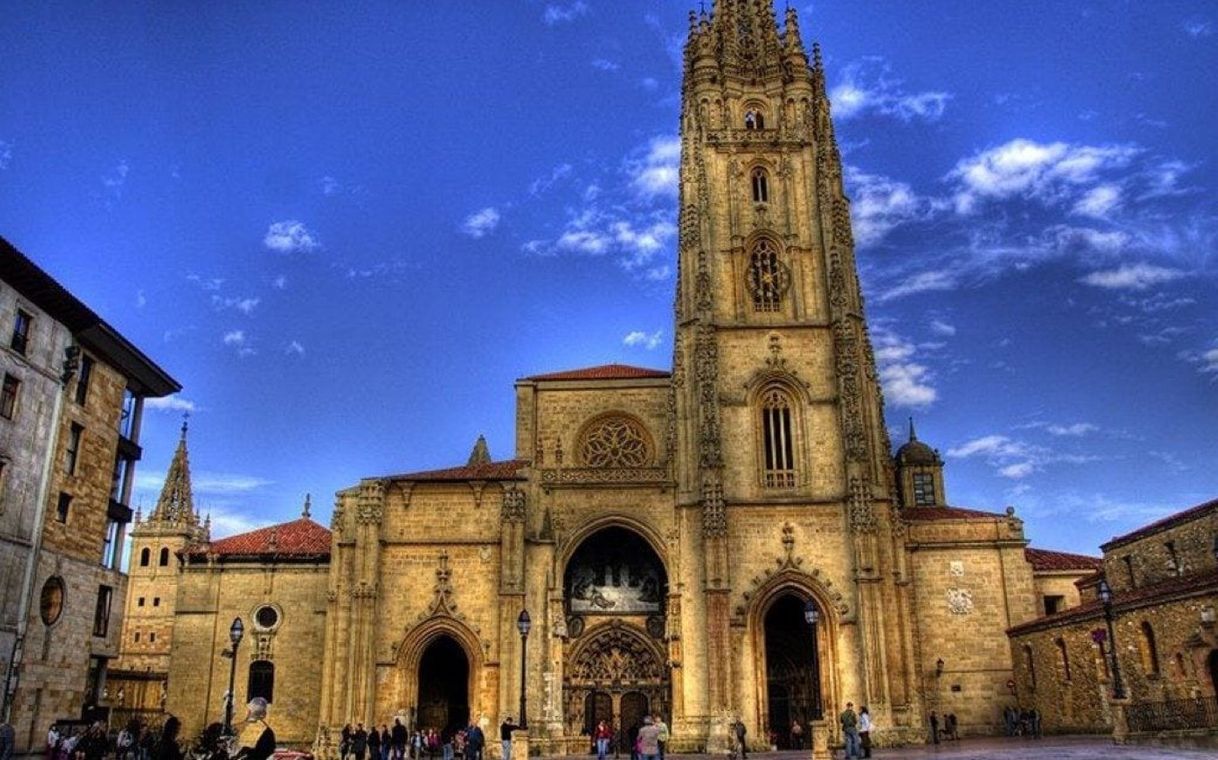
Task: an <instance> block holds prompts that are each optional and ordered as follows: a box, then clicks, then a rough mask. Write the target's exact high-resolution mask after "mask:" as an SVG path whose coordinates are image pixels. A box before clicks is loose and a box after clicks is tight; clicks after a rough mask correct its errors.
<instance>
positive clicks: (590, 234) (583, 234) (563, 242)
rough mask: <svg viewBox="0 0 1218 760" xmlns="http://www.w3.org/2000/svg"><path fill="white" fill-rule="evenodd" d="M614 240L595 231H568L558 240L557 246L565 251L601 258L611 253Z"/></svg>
mask: <svg viewBox="0 0 1218 760" xmlns="http://www.w3.org/2000/svg"><path fill="white" fill-rule="evenodd" d="M612 244H613V238H611V237H610V236H608V235H606V234H604V233H602V232H597V231H594V230H567V231H566V232H564V233H563V234H562V236H561V237H559V238H558V241H557V242H556V243H555V246H556V247H557V248H558V249H560V250H564V251H571V252H574V253H587V254H591V255H593V256H600V255H601V254H603V253H607V252H608V251H609V247H610V246H611V245H612Z"/></svg>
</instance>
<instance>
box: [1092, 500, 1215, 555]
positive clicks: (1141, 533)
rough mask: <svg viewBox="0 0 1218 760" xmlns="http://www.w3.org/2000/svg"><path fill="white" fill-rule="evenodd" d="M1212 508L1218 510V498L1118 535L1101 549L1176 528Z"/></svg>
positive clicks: (1112, 547)
mask: <svg viewBox="0 0 1218 760" xmlns="http://www.w3.org/2000/svg"><path fill="white" fill-rule="evenodd" d="M1211 510H1218V499H1214V500H1213V501H1207V502H1205V503H1204V504H1198V505H1197V506H1195V507H1190V508H1189V509H1186V510H1184V511H1182V512H1177V513H1175V514H1174V515H1168V516H1167V517H1164V518H1163V519H1162V520H1158V521H1156V522H1152V523H1151V524H1150V525H1144V526H1142V527H1141V528H1138V529H1137V530H1135V531H1133V532H1132V533H1126V534H1125V535H1123V536H1117V537H1116V538H1114V539H1112V540H1111V541H1109V542H1108V543H1106V544H1104V545H1103V546H1101V547H1100V550H1101V551H1105V552H1106V551H1108V550H1109V549H1115V548H1116V547H1118V546H1121V545H1123V544H1128V543H1130V542H1131V541H1137V540H1138V539H1139V538H1145V537H1147V536H1149V535H1152V534H1154V533H1158V532H1159V531H1161V530H1167V529H1168V528H1174V527H1175V526H1177V525H1181V524H1183V523H1186V522H1188V521H1189V520H1195V519H1196V518H1198V517H1201V516H1202V515H1204V514H1206V513H1207V512H1209V511H1211Z"/></svg>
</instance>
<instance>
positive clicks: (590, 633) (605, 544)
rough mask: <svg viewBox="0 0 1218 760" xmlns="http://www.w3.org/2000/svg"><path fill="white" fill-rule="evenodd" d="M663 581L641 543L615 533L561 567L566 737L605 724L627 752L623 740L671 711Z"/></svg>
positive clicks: (605, 532)
mask: <svg viewBox="0 0 1218 760" xmlns="http://www.w3.org/2000/svg"><path fill="white" fill-rule="evenodd" d="M667 596H668V575H667V573H666V571H665V568H664V563H663V562H662V561H661V559H660V557H659V555H657V554H656V551H655V550H654V549H653V548H652V545H651V544H650V543H649V542H648V541H647V540H646V539H644V538H643V537H642V536H641V535H639V534H638V533H636V532H634V531H633V530H630V529H628V528H625V527H622V526H620V525H614V526H610V527H605V528H602V529H600V530H598V531H596V532H594V533H592V534H591V535H589V536H588V537H587V538H585V539H584V540H583V541H582V542H580V544H579V545H578V546H577V547H576V548H575V550H574V552H573V553H572V554H571V555H570V557H569V559H568V560H567V563H566V567H565V569H564V573H563V606H564V611H565V613H566V617H567V630H568V632H569V634H570V636H571V639H570V642H571V643H570V648H569V649H568V650H567V654H566V662H565V663H564V668H563V689H564V697H565V704H566V706H567V708H566V709H567V719H566V724H567V725H566V731H567V734H568V735H570V736H578V735H579V734H581V733H588V734H590V733H591V731H592V729H594V728H595V727H596V724H597V723H598V722H599V721H601V720H604V721H606V722H607V723H609V725H610V726H612V727H613V728H614V729H615V731H617V734H616V735H617V736H618V737H619V738H620V740H622V745H621V746H620V747H619V750H620V751H623V752H629V751H630V750H629V745H627V744H626V743H625V742H626V741H627V740H628V737H629V732H630V730H631V729H632V728H634V729H636V730H637V728H638V726H639V725H641V724H642V721H643V716H645V715H648V714H652V713H659V714H662V715H665V717H670V716H668V715H667V713H666V710H667V709H668V707H669V705H670V698H671V691H670V690H671V686H670V680H669V669H668V662H667V661H668V657H667V655H666V651H667V650H666V647H667V643H666V641H665V639H664V634H665V629H666V623H665V614H666V610H665V603H666V601H667Z"/></svg>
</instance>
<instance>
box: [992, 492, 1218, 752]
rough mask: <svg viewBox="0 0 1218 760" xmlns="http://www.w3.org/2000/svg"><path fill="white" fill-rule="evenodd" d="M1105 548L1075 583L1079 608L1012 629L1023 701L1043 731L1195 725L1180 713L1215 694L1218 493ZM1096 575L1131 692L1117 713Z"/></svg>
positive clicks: (1137, 730)
mask: <svg viewBox="0 0 1218 760" xmlns="http://www.w3.org/2000/svg"><path fill="white" fill-rule="evenodd" d="M1102 549H1103V551H1104V560H1103V567H1102V571H1101V573H1100V574H1099V575H1096V576H1095V577H1093V578H1088V579H1086V580H1085V581H1081V582H1079V583H1078V584H1076V585H1077V586H1078V588H1079V591H1080V594H1081V596H1082V598H1083V602H1082V604H1081V605H1080V606H1079V607H1077V608H1075V609H1072V610H1068V611H1066V612H1064V613H1059V614H1057V615H1050V616H1047V617H1043V618H1041V619H1039V620H1036V621H1033V622H1031V623H1028V624H1025V625H1021V626H1017V627H1015V628H1013V629H1012V630H1011V632H1010V641H1011V648H1012V653H1013V657H1014V658H1015V660H1016V663H1017V666H1016V681H1017V683H1018V691H1019V698H1020V701H1021V702H1022V703H1023V704H1025V705H1030V706H1035V707H1036V708H1037V710H1038V711H1040V712H1041V714H1042V715H1043V716H1044V724H1045V728H1046V730H1048V731H1060V732H1077V731H1091V732H1107V731H1114V732H1115V733H1117V734H1119V735H1121V736H1122V737H1123V736H1125V735H1126V734H1128V733H1130V732H1132V734H1133V735H1135V736H1136V735H1138V734H1154V733H1157V732H1158V731H1159V730H1169V729H1170V728H1171V726H1169V725H1168V724H1170V723H1171V722H1172V721H1173V720H1175V721H1176V722H1177V723H1178V725H1176V726H1175V727H1176V728H1179V729H1181V730H1183V729H1185V728H1195V727H1196V726H1193V725H1186V724H1189V723H1190V719H1189V718H1188V716H1187V715H1185V714H1184V713H1186V712H1188V710H1190V709H1194V710H1195V709H1200V708H1198V705H1199V704H1200V703H1199V702H1198V701H1197V700H1201V701H1202V702H1203V701H1205V700H1211V701H1212V700H1214V699H1215V698H1216V697H1218V628H1216V624H1215V610H1216V609H1218V501H1212V502H1208V503H1206V504H1202V505H1200V506H1198V507H1194V508H1192V509H1189V510H1185V511H1183V512H1180V513H1178V514H1176V515H1173V516H1171V517H1169V518H1166V519H1164V520H1161V521H1159V522H1157V523H1154V524H1151V525H1148V526H1146V527H1145V528H1142V529H1140V530H1137V531H1134V532H1133V533H1130V534H1128V535H1125V536H1121V537H1118V538H1115V539H1113V540H1112V541H1110V542H1108V543H1107V544H1105V545H1104V546H1103V547H1102ZM1101 579H1103V580H1105V581H1106V582H1107V583H1108V584H1109V586H1110V587H1111V590H1112V604H1111V615H1112V618H1113V628H1112V632H1113V638H1112V639H1111V641H1115V644H1116V648H1115V652H1116V655H1117V663H1118V664H1119V672H1120V675H1121V679H1122V684H1121V685H1122V686H1123V690H1124V692H1125V695H1126V696H1127V698H1128V705H1127V706H1124V707H1122V712H1123V714H1124V715H1125V716H1127V717H1126V718H1125V719H1122V720H1117V719H1116V718H1114V711H1113V703H1112V701H1111V698H1112V697H1113V694H1114V691H1115V687H1116V683H1115V681H1114V678H1113V676H1114V672H1113V670H1112V668H1113V663H1112V659H1111V656H1112V649H1111V646H1110V644H1109V641H1110V639H1109V636H1108V631H1107V625H1106V623H1107V621H1106V617H1105V610H1104V607H1103V604H1102V602H1101V600H1100V598H1099V591H1098V590H1099V584H1100V580H1101ZM1212 704H1213V705H1218V703H1212ZM1210 714H1211V715H1213V714H1215V711H1214V707H1213V706H1211V707H1210ZM1193 722H1195V721H1193ZM1210 728H1211V731H1214V730H1218V726H1211V727H1210Z"/></svg>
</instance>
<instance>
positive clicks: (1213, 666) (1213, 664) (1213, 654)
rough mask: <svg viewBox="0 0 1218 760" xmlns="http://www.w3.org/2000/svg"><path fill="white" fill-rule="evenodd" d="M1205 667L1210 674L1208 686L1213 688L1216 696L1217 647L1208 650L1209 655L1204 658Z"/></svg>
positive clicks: (1217, 687)
mask: <svg viewBox="0 0 1218 760" xmlns="http://www.w3.org/2000/svg"><path fill="white" fill-rule="evenodd" d="M1205 667H1206V670H1207V671H1209V674H1210V688H1212V689H1213V690H1214V696H1218V649H1211V650H1210V656H1209V657H1207V658H1206V660H1205Z"/></svg>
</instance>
